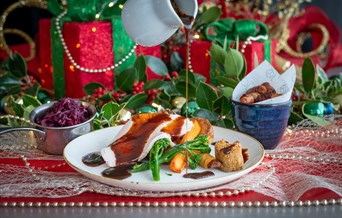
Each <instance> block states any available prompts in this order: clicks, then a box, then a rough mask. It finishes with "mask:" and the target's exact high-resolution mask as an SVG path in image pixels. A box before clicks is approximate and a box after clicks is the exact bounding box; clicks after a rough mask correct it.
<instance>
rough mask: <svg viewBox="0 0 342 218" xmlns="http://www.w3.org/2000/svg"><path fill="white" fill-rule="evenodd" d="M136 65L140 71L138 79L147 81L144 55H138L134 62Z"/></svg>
mask: <svg viewBox="0 0 342 218" xmlns="http://www.w3.org/2000/svg"><path fill="white" fill-rule="evenodd" d="M134 67H135V69H136V70H137V73H138V80H139V81H144V82H145V81H146V80H147V75H146V61H145V57H144V56H143V55H139V56H138V57H137V59H136V60H135V62H134Z"/></svg>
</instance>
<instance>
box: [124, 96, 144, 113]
mask: <svg viewBox="0 0 342 218" xmlns="http://www.w3.org/2000/svg"><path fill="white" fill-rule="evenodd" d="M147 98H148V95H147V94H145V93H140V94H136V95H133V96H132V97H130V98H129V100H128V102H127V105H126V107H127V108H131V109H136V108H139V107H141V106H142V105H143V104H144V102H145V101H146V100H147Z"/></svg>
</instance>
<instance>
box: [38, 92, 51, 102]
mask: <svg viewBox="0 0 342 218" xmlns="http://www.w3.org/2000/svg"><path fill="white" fill-rule="evenodd" d="M48 97H49V96H48V95H47V94H46V92H44V91H39V92H38V94H37V99H38V100H39V101H40V102H43V99H44V98H48Z"/></svg>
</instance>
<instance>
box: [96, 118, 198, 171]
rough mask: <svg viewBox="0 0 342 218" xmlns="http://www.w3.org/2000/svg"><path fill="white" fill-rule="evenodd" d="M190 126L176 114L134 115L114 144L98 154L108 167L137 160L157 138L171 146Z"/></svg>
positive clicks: (188, 121) (149, 148)
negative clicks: (166, 140) (167, 140)
mask: <svg viewBox="0 0 342 218" xmlns="http://www.w3.org/2000/svg"><path fill="white" fill-rule="evenodd" d="M192 126H193V123H192V121H190V120H189V119H187V118H185V117H182V116H179V115H176V114H167V113H142V114H136V115H134V116H133V117H132V119H131V120H129V121H128V122H127V123H126V124H125V125H124V126H123V127H122V128H121V130H120V131H119V132H118V133H117V135H116V136H115V138H114V142H113V143H112V144H111V145H110V146H109V147H106V148H103V149H102V150H101V154H102V157H103V159H104V160H105V161H106V163H107V165H108V166H111V167H114V166H117V165H121V164H125V163H130V162H134V161H140V160H142V159H144V158H145V157H146V156H147V155H148V153H149V151H150V150H151V148H152V146H153V144H154V143H155V142H156V141H157V140H158V139H161V138H168V139H170V141H171V146H173V145H174V142H177V141H178V139H179V138H181V137H182V136H183V135H184V134H185V133H186V132H188V131H190V130H191V128H192Z"/></svg>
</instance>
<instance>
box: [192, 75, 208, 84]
mask: <svg viewBox="0 0 342 218" xmlns="http://www.w3.org/2000/svg"><path fill="white" fill-rule="evenodd" d="M194 77H195V85H196V86H198V84H199V83H200V82H205V81H206V80H207V78H206V77H205V76H203V75H201V74H198V73H194Z"/></svg>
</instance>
